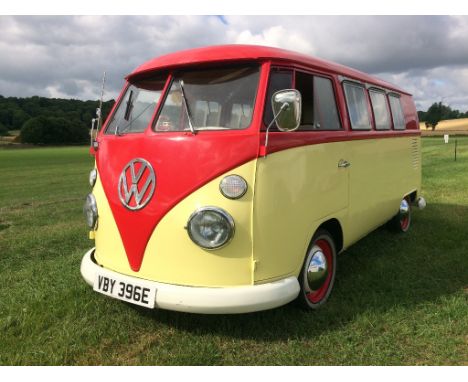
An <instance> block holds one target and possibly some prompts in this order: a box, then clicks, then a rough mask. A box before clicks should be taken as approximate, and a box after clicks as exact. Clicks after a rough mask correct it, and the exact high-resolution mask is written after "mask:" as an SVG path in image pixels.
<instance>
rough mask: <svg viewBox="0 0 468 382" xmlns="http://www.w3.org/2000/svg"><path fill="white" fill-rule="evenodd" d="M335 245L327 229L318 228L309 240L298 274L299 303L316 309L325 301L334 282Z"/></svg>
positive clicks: (307, 307)
mask: <svg viewBox="0 0 468 382" xmlns="http://www.w3.org/2000/svg"><path fill="white" fill-rule="evenodd" d="M335 273H336V246H335V243H334V240H333V237H332V236H331V235H330V233H328V231H326V230H323V229H319V230H318V231H317V232H316V233H315V235H314V237H313V238H312V240H311V243H310V246H309V249H308V250H307V255H306V257H305V260H304V264H303V266H302V269H301V273H300V274H299V277H298V279H299V284H300V287H301V291H300V293H299V296H298V298H297V300H298V302H299V304H300V305H301V306H302V307H303V308H305V309H307V310H310V309H317V308H319V307H320V306H321V305H323V304H324V303H325V301H327V299H328V297H329V296H330V293H331V291H332V289H333V285H334V283H335Z"/></svg>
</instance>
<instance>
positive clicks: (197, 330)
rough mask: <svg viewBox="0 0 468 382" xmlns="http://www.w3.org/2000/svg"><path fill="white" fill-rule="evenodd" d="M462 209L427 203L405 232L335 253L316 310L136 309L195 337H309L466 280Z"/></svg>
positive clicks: (466, 214) (437, 294)
mask: <svg viewBox="0 0 468 382" xmlns="http://www.w3.org/2000/svg"><path fill="white" fill-rule="evenodd" d="M466 227H468V207H466V206H458V205H444V204H433V205H428V207H427V208H426V209H425V210H423V211H415V212H414V213H413V222H412V227H411V229H410V232H409V233H408V234H400V233H394V232H391V231H390V230H389V229H388V228H387V227H386V226H383V227H381V228H379V229H377V230H376V231H374V232H372V233H371V234H369V235H368V236H367V237H365V238H364V239H362V240H361V241H359V242H358V243H356V244H355V245H353V246H352V247H350V248H349V249H348V250H347V251H345V252H344V253H342V254H341V255H340V256H339V257H338V268H337V275H336V282H335V289H334V291H333V293H332V295H331V297H330V299H329V301H328V302H327V304H326V305H324V306H323V307H322V308H321V309H319V310H318V311H315V312H305V311H303V310H301V309H300V308H299V307H297V306H296V305H295V304H294V303H290V304H288V305H286V306H284V307H281V308H277V309H273V310H269V311H264V312H257V313H249V314H242V315H198V314H188V313H179V312H170V311H165V310H147V309H140V308H138V307H135V309H138V311H139V314H142V315H145V316H148V317H151V318H152V319H154V320H156V321H158V322H159V323H161V324H163V325H165V326H168V327H174V328H177V329H178V330H183V331H187V332H190V333H193V334H198V335H204V334H208V335H209V334H219V335H223V336H229V337H233V338H243V339H255V340H264V341H275V340H281V339H287V338H303V337H304V338H309V339H310V338H311V337H313V336H316V335H320V334H323V333H324V332H327V331H333V330H336V329H338V328H340V327H342V326H345V325H347V324H348V323H351V322H352V321H353V320H355V319H356V318H357V317H358V316H360V315H362V314H367V315H368V316H370V317H375V316H373V314H374V313H376V314H381V313H384V312H385V311H388V310H391V309H395V308H397V309H400V308H401V309H405V310H408V314H411V311H412V310H413V309H414V307H415V306H417V305H419V304H421V303H428V302H429V303H437V300H438V299H439V298H441V297H443V296H448V295H450V294H453V293H455V292H457V291H459V290H460V289H462V288H464V287H466V285H467V283H468V261H467V257H466V254H467V253H468V244H467V241H466V239H465V237H466Z"/></svg>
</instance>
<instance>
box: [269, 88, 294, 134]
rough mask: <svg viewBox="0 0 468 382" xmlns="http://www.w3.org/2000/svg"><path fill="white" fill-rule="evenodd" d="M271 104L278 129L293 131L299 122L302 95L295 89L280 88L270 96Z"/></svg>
mask: <svg viewBox="0 0 468 382" xmlns="http://www.w3.org/2000/svg"><path fill="white" fill-rule="evenodd" d="M271 105H272V108H273V113H274V115H275V119H276V126H277V127H278V129H279V130H280V131H294V130H296V129H297V128H298V127H299V125H300V123H301V112H302V97H301V93H300V92H299V91H297V90H295V89H286V90H280V91H277V92H276V93H274V94H273V96H272V97H271Z"/></svg>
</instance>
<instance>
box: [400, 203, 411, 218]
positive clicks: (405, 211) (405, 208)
mask: <svg viewBox="0 0 468 382" xmlns="http://www.w3.org/2000/svg"><path fill="white" fill-rule="evenodd" d="M409 210H410V206H409V203H408V201H407V200H406V199H403V200H402V201H401V203H400V218H401V219H404V218H406V217H407V216H408V215H409Z"/></svg>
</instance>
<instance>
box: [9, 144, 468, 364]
mask: <svg viewBox="0 0 468 382" xmlns="http://www.w3.org/2000/svg"><path fill="white" fill-rule="evenodd" d="M451 143H453V142H451ZM458 154H459V155H458V161H457V162H454V161H453V145H452V144H450V145H444V144H443V142H442V139H441V138H426V139H424V140H423V166H424V168H423V179H424V180H423V188H424V190H423V193H424V195H425V197H426V198H427V201H428V207H427V208H426V209H425V210H424V211H416V212H415V214H414V216H413V226H412V228H411V232H410V233H409V234H407V235H397V234H394V233H391V232H389V231H388V230H387V229H385V228H380V229H378V230H376V231H375V232H373V233H372V234H370V235H368V236H367V237H366V238H364V239H363V240H361V241H360V242H359V243H357V244H356V245H354V246H352V247H351V248H350V249H349V250H347V251H346V252H345V253H344V254H343V255H342V256H341V257H340V258H339V268H338V271H337V279H336V284H335V290H334V292H333V293H332V296H331V298H330V300H329V302H328V303H327V304H326V305H325V306H324V307H323V308H322V309H320V310H319V311H317V312H312V313H306V312H303V311H301V310H299V309H298V308H296V307H295V306H294V305H292V304H290V305H287V306H285V307H282V308H279V309H275V310H271V311H266V312H260V313H252V314H245V315H237V316H229V315H221V316H205V315H192V314H184V313H176V312H169V311H162V310H154V311H151V310H146V309H143V308H137V307H133V306H131V305H128V304H125V303H122V302H119V301H117V300H113V299H110V298H107V297H105V296H101V295H99V294H97V293H94V292H93V291H92V289H91V288H90V287H88V286H87V285H85V283H84V282H83V281H82V280H81V276H80V272H79V266H80V260H81V257H82V255H83V254H84V252H85V250H86V249H88V248H89V247H90V246H91V245H92V242H90V241H89V240H88V239H87V238H86V236H87V229H86V226H85V223H84V218H83V216H82V211H81V208H82V203H83V199H84V196H85V195H86V193H87V192H88V191H89V186H88V183H87V176H88V172H89V170H90V168H91V166H92V163H93V159H92V158H91V157H90V156H89V155H88V153H87V148H79V147H74V148H39V149H24V150H21V149H17V150H0V179H1V181H0V285H1V287H0V364H2V365H37V364H47V365H57V364H78V365H82V364H132V365H133V364H151V365H168V364H171V365H220V364H223V365H224V364H236V365H241V364H242V365H266V364H268V365H286V364H287V365H290V364H291V365H356V364H364V365H368V364H373V365H401V364H403V365H413V364H417V365H419V364H431V365H433V364H437V365H446V364H452V365H453V364H455V365H467V362H468V361H467V360H468V352H467V349H468V346H467V345H468V336H467V333H468V304H467V297H468V244H467V234H468V191H467V190H468V176H467V173H468V137H467V138H459V153H458Z"/></svg>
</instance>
